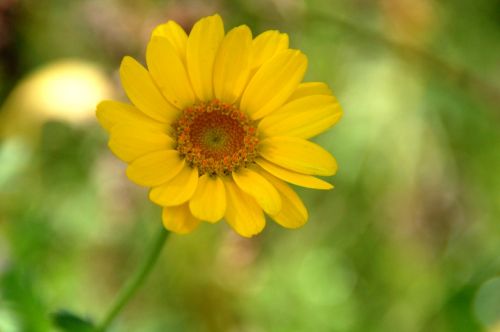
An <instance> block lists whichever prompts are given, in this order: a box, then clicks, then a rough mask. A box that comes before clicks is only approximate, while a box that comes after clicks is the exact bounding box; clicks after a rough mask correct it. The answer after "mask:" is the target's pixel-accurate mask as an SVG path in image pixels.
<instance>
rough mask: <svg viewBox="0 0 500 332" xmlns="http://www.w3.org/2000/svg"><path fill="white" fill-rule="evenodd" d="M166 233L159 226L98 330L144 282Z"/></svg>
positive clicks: (102, 331)
mask: <svg viewBox="0 0 500 332" xmlns="http://www.w3.org/2000/svg"><path fill="white" fill-rule="evenodd" d="M168 234H169V232H168V231H167V230H166V229H165V228H163V227H161V229H160V231H159V232H158V234H157V235H156V238H155V239H154V242H153V243H152V246H151V249H150V250H149V252H148V254H147V257H146V259H145V260H144V262H143V263H142V265H141V266H140V267H139V269H138V270H137V271H136V272H135V274H134V275H133V276H132V278H131V279H130V280H129V281H128V283H127V284H125V286H124V287H123V288H122V289H121V291H120V293H119V294H118V296H117V298H116V300H115V302H114V303H113V305H112V306H111V308H110V310H109V311H108V313H107V314H106V315H105V316H104V319H103V320H102V322H101V323H100V324H99V326H98V327H97V331H98V332H104V331H106V330H107V328H108V327H109V325H110V324H111V322H112V321H113V319H114V318H115V317H116V316H117V315H118V314H119V313H120V311H121V310H122V309H123V307H125V305H126V304H127V303H128V301H129V300H130V299H131V298H132V296H134V294H135V292H136V291H137V290H138V289H139V287H140V286H141V284H142V283H143V282H144V280H145V279H146V277H147V276H148V274H149V272H150V271H151V269H152V268H153V266H154V265H155V263H156V261H157V260H158V257H159V255H160V252H161V249H162V248H163V245H164V244H165V241H166V239H167V237H168Z"/></svg>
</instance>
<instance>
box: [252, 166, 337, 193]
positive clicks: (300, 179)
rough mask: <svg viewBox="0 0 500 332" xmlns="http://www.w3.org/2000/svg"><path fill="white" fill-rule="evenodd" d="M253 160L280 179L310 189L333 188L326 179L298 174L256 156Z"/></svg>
mask: <svg viewBox="0 0 500 332" xmlns="http://www.w3.org/2000/svg"><path fill="white" fill-rule="evenodd" d="M255 162H256V163H257V164H258V165H259V166H260V167H262V168H263V169H265V170H266V171H268V172H269V173H271V174H272V175H274V176H275V177H277V178H279V179H281V180H284V181H287V182H290V183H293V184H295V185H297V186H301V187H306V188H312V189H322V190H328V189H332V188H333V186H332V185H331V184H329V183H328V182H326V181H323V180H321V179H318V178H315V177H314V176H310V175H305V174H300V173H296V172H293V171H290V170H288V169H286V168H283V167H280V166H278V165H275V164H273V163H270V162H269V161H267V160H265V159H262V158H258V159H256V160H255Z"/></svg>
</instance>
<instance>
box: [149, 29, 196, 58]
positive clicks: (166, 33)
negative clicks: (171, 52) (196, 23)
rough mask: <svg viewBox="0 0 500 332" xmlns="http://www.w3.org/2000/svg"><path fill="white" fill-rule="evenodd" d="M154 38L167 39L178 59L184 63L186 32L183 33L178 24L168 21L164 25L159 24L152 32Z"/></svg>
mask: <svg viewBox="0 0 500 332" xmlns="http://www.w3.org/2000/svg"><path fill="white" fill-rule="evenodd" d="M154 36H158V37H163V38H166V39H168V41H169V42H170V44H171V45H172V46H173V47H174V49H175V52H176V53H177V55H178V56H179V59H181V60H182V61H183V62H185V61H186V60H185V59H186V44H187V38H188V37H187V34H186V31H184V29H183V28H182V27H181V26H180V25H179V24H177V23H176V22H174V21H168V22H167V23H165V24H160V25H158V26H157V27H156V28H155V29H154V30H153V37H154Z"/></svg>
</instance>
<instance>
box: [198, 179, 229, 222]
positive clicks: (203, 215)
mask: <svg viewBox="0 0 500 332" xmlns="http://www.w3.org/2000/svg"><path fill="white" fill-rule="evenodd" d="M189 208H190V209H191V213H192V214H193V216H195V217H196V218H198V219H201V220H205V221H208V222H217V221H219V220H220V219H222V217H224V213H225V212H226V191H225V190H224V184H223V183H222V180H221V179H220V178H219V177H218V176H215V177H212V176H210V175H208V174H204V175H202V176H201V177H200V178H199V180H198V186H197V188H196V191H195V192H194V195H193V197H192V198H191V200H190V201H189Z"/></svg>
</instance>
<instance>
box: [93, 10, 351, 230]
mask: <svg viewBox="0 0 500 332" xmlns="http://www.w3.org/2000/svg"><path fill="white" fill-rule="evenodd" d="M146 62H147V67H148V69H145V68H144V67H143V66H142V65H140V64H139V63H138V62H137V61H135V60H134V59H132V58H131V57H125V58H124V59H123V61H122V64H121V67H120V77H121V81H122V85H123V88H124V89H125V92H126V93H127V96H128V97H129V99H130V101H131V102H132V104H133V106H132V105H129V104H124V103H120V102H116V101H103V102H101V103H100V104H99V105H98V107H97V118H98V119H99V121H100V123H101V124H102V126H103V127H104V128H105V129H106V130H108V131H109V133H110V140H109V147H110V149H111V150H112V151H113V153H114V154H115V155H116V156H118V158H120V159H122V160H123V161H125V162H127V163H128V164H129V165H128V168H127V176H128V177H129V178H130V180H132V181H133V182H135V183H137V184H139V185H142V186H146V187H151V188H152V189H151V191H150V194H149V197H150V199H151V200H152V201H153V202H155V203H156V204H158V205H160V206H162V207H163V224H164V226H165V227H166V228H167V229H169V230H171V231H173V232H177V233H188V232H191V231H192V230H193V229H195V228H196V227H197V226H198V225H199V223H200V221H206V222H211V223H215V222H217V221H219V220H221V219H223V218H224V219H225V220H226V221H227V222H228V223H229V225H230V226H231V227H232V228H233V229H234V230H235V231H236V232H238V233H239V234H240V235H242V236H245V237H250V236H252V235H255V234H257V233H259V232H261V231H262V229H263V228H264V226H265V216H264V212H265V213H266V214H268V215H269V216H270V217H271V218H272V219H273V220H275V221H276V222H277V223H278V224H280V225H282V226H284V227H287V228H297V227H300V226H302V225H303V224H304V223H305V222H306V221H307V218H308V213H307V210H306V208H305V206H304V204H303V203H302V201H301V200H300V198H299V197H298V196H297V194H296V193H295V192H294V191H293V190H292V189H291V188H290V187H289V186H288V185H287V184H286V183H285V182H289V183H292V184H295V185H299V186H303V187H308V188H314V189H331V188H332V185H330V184H329V183H327V182H325V181H323V180H321V179H319V178H317V177H314V175H320V176H328V175H333V174H334V173H335V172H336V170H337V164H336V161H335V159H334V158H333V157H332V156H331V155H330V153H328V152H327V151H325V150H324V149H323V148H321V147H320V146H318V145H317V144H315V143H312V142H310V141H308V140H307V139H309V138H311V137H313V136H316V135H318V134H319V133H321V132H323V131H325V130H326V129H328V128H329V127H331V126H332V125H334V124H335V123H336V122H337V121H338V120H339V118H340V116H341V114H342V112H341V109H340V106H339V104H338V102H337V100H336V99H335V97H333V96H332V94H331V91H330V89H329V88H328V87H327V86H326V84H324V83H319V82H310V83H301V81H302V79H303V77H304V73H305V71H306V67H307V58H306V57H305V55H304V54H302V53H301V52H300V51H298V50H293V49H290V48H289V47H288V36H287V35H286V34H283V33H280V32H278V31H266V32H264V33H262V34H260V35H258V36H257V37H255V38H253V39H252V33H251V31H250V29H249V28H248V27H247V26H246V25H242V26H239V27H236V28H234V29H231V30H230V31H229V32H228V33H227V34H225V33H224V26H223V23H222V19H221V18H220V16H219V15H213V16H209V17H205V18H202V19H201V20H199V21H198V22H196V24H195V25H194V26H193V29H192V30H191V33H190V34H189V36H188V35H187V34H186V32H185V31H184V30H183V29H182V28H181V27H180V26H179V25H178V24H177V23H175V22H173V21H169V22H167V23H166V24H162V25H160V26H158V27H157V28H156V29H155V30H154V31H153V34H152V37H151V41H150V42H149V45H148V47H147V53H146Z"/></svg>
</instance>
